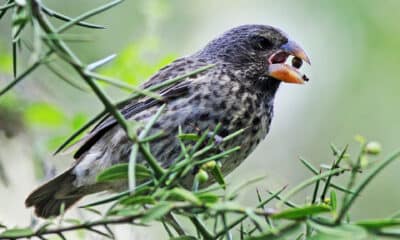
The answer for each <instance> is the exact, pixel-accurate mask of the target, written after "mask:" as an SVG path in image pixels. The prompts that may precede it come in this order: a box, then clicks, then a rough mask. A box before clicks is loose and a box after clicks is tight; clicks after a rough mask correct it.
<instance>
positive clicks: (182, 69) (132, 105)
mask: <svg viewBox="0 0 400 240" xmlns="http://www.w3.org/2000/svg"><path fill="white" fill-rule="evenodd" d="M188 61H189V60H186V59H179V60H177V61H175V62H173V63H171V64H170V65H168V66H166V67H164V68H162V69H161V70H160V71H159V72H158V73H157V74H156V75H154V76H153V77H152V78H150V79H149V80H148V81H147V82H145V83H144V84H143V85H142V88H143V89H147V88H149V87H151V86H154V85H156V84H159V83H161V82H163V81H165V80H168V79H172V78H174V77H178V76H181V75H184V74H187V73H190V72H192V71H194V70H196V69H198V68H200V67H204V66H206V65H207V64H206V63H205V62H194V61H189V62H188ZM203 74H204V72H202V73H199V74H196V76H192V77H191V78H190V81H189V80H188V79H184V80H182V81H181V82H178V83H176V84H173V85H170V86H168V87H166V88H164V89H161V90H159V91H158V93H159V94H160V96H161V100H159V99H154V98H150V97H142V98H140V99H136V100H131V101H129V100H128V101H126V102H125V103H123V104H121V105H120V106H117V107H118V108H119V110H120V112H121V113H122V115H123V116H124V117H125V119H129V118H131V117H133V116H134V115H136V114H138V113H140V112H142V111H143V110H145V109H148V108H150V107H153V106H156V105H161V104H162V103H166V102H168V101H169V100H171V99H173V98H176V97H180V96H183V95H185V94H186V93H187V92H188V90H189V86H190V82H191V81H195V80H196V77H199V76H200V75H203ZM116 124H117V121H116V120H115V118H114V117H113V116H111V115H110V114H107V115H106V116H105V117H104V118H103V119H102V120H101V121H100V122H99V123H98V124H97V125H96V126H95V127H94V128H93V129H92V130H91V131H90V132H89V133H88V135H86V136H85V137H83V139H82V140H80V141H79V142H78V143H77V146H74V148H75V147H79V149H78V150H77V151H76V153H75V154H74V158H75V159H78V158H79V157H80V156H81V155H82V154H83V153H84V152H86V151H87V150H88V149H90V148H91V147H92V146H93V145H94V144H95V143H96V142H97V141H98V140H99V139H100V138H101V137H102V136H103V135H104V134H105V133H106V132H107V131H108V130H110V128H112V127H113V126H115V125H116Z"/></svg>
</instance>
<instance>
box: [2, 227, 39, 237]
mask: <svg viewBox="0 0 400 240" xmlns="http://www.w3.org/2000/svg"><path fill="white" fill-rule="evenodd" d="M33 233H34V232H33V230H32V229H31V228H11V229H8V230H5V231H4V232H2V233H0V237H3V238H14V237H18V236H26V235H31V234H33Z"/></svg>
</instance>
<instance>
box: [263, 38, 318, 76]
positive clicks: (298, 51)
mask: <svg viewBox="0 0 400 240" xmlns="http://www.w3.org/2000/svg"><path fill="white" fill-rule="evenodd" d="M289 56H293V57H294V58H297V60H298V61H299V62H298V63H299V65H300V66H291V65H288V64H285V61H286V59H287V58H288V57H289ZM302 61H305V62H306V63H308V64H310V65H311V62H310V59H309V58H308V56H307V54H306V53H305V51H304V50H303V49H302V48H301V47H300V46H299V45H298V44H297V43H296V42H294V41H291V40H289V41H288V42H287V43H286V44H284V45H282V46H281V47H280V48H279V50H278V51H276V52H275V53H274V54H272V55H271V56H270V57H269V59H268V63H269V66H268V73H267V74H268V76H271V77H273V78H275V79H277V80H281V81H283V82H286V83H297V84H302V83H304V81H308V78H307V77H306V75H304V74H302V73H301V72H300V71H299V69H298V68H300V67H301V64H302ZM292 65H295V64H292Z"/></svg>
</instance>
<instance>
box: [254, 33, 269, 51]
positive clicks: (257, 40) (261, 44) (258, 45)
mask: <svg viewBox="0 0 400 240" xmlns="http://www.w3.org/2000/svg"><path fill="white" fill-rule="evenodd" d="M252 43H253V47H254V49H255V50H268V49H271V48H272V47H273V45H274V44H273V43H272V42H271V40H269V39H268V38H266V37H262V36H255V37H253V41H252Z"/></svg>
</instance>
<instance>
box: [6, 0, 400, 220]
mask: <svg viewBox="0 0 400 240" xmlns="http://www.w3.org/2000/svg"><path fill="white" fill-rule="evenodd" d="M44 2H45V3H46V4H47V5H48V6H49V7H50V8H53V9H55V10H58V11H60V12H63V13H65V14H67V15H69V16H77V15H79V14H80V13H82V12H84V11H86V10H89V9H91V8H94V7H95V6H98V5H100V4H102V3H105V1H98V0H96V1H95V0H91V1H76V0H74V1H49V0H48V1H44ZM399 10H400V1H398V0H386V1H363V0H354V1H347V0H336V1H329V0H318V1H317V0H303V1H289V0H285V1H271V0H268V1H266V0H258V1H257V0H253V1H244V0H243V1H228V0H220V1H213V0H203V1H185V0H174V1H162V0H141V1H125V2H124V3H123V4H121V5H119V6H117V7H116V8H114V9H113V10H110V11H108V12H106V13H105V14H102V15H100V16H97V17H94V18H92V19H90V22H93V23H98V24H102V25H105V26H107V29H106V30H89V31H88V30H87V29H81V28H75V29H74V30H73V31H71V34H73V36H75V37H76V36H79V37H81V38H83V39H89V40H93V41H88V42H72V43H70V45H71V46H72V47H73V49H74V50H76V52H78V53H79V56H80V57H82V59H83V60H84V61H85V62H87V63H90V62H92V61H95V60H98V59H100V58H103V57H105V56H107V55H109V54H112V53H117V54H118V58H117V59H116V60H115V61H114V63H113V64H109V65H107V67H104V68H103V69H102V71H103V72H104V73H105V74H107V75H110V76H115V77H119V78H122V79H124V80H125V81H127V82H128V83H130V84H138V83H139V82H141V81H144V80H145V79H146V78H148V77H149V76H150V75H151V74H152V73H154V72H156V71H157V69H158V68H160V67H161V66H163V65H165V64H167V63H168V62H170V61H171V60H173V59H174V58H176V57H179V56H183V55H188V54H191V53H193V52H195V51H197V50H198V49H200V48H201V47H202V46H204V45H205V44H206V43H207V41H209V40H211V39H212V38H213V37H215V36H216V35H218V34H220V33H222V32H224V31H225V30H227V29H229V28H231V27H234V26H237V25H241V24H248V23H259V24H269V25H273V26H276V27H279V28H281V29H283V30H284V31H285V32H287V33H288V34H289V35H290V36H291V37H292V38H293V39H294V40H295V41H297V42H298V43H300V45H302V46H303V48H304V49H305V50H306V52H307V53H308V54H309V56H310V58H311V61H312V66H311V67H308V66H306V68H305V71H306V73H307V75H309V76H310V78H311V81H310V82H309V83H307V84H306V85H303V86H298V85H283V86H282V87H281V88H280V90H279V93H278V95H277V98H276V106H275V118H274V120H273V123H272V128H271V131H270V134H269V136H268V137H267V139H266V140H265V141H263V142H262V143H261V144H260V146H259V147H258V148H257V149H256V151H255V152H254V153H253V154H252V155H251V156H250V157H249V159H247V161H245V162H244V163H243V165H241V166H240V167H239V168H238V169H236V170H235V171H234V173H232V174H231V175H230V176H229V177H228V180H229V181H230V182H231V184H232V185H234V184H235V183H239V182H243V181H244V180H246V179H249V178H251V177H254V176H259V175H267V178H266V180H264V181H263V182H261V183H259V184H258V185H257V187H259V188H260V189H261V190H264V191H265V190H266V189H276V188H277V187H280V186H282V185H285V184H289V186H294V185H295V184H296V183H298V182H299V181H301V180H303V179H305V178H307V177H309V176H310V173H309V172H308V171H307V170H306V169H305V168H304V167H303V166H302V165H301V164H300V163H299V161H298V157H299V156H303V157H305V158H306V159H308V160H309V161H311V162H313V163H315V164H316V165H318V164H320V163H330V162H331V161H332V158H331V155H330V150H329V144H330V143H335V144H337V145H339V146H344V145H345V144H347V143H349V144H350V146H351V147H353V148H352V149H353V151H354V152H356V151H357V143H355V142H354V136H355V135H357V134H361V135H363V136H365V137H366V138H367V139H370V140H377V141H379V142H381V143H382V145H383V146H384V154H385V155H387V154H389V153H390V152H392V151H394V150H395V149H399V148H400V141H399V136H400V126H399V123H400V111H399V104H400V79H399V78H400V77H399V70H400V27H399V24H398V23H399V22H400V14H399ZM8 18H10V15H8V14H7V15H6V16H5V17H4V18H3V19H2V20H1V21H0V87H2V86H4V85H5V84H6V83H7V82H8V81H10V80H11V79H12V78H11V69H12V67H11V58H10V49H11V47H10V39H11V33H10V21H9V20H8ZM54 23H55V24H60V22H59V21H57V20H55V21H54ZM26 36H29V31H27V33H26ZM71 36H72V35H71ZM29 61H30V56H29V54H28V53H27V52H24V51H23V52H21V57H20V59H19V66H20V68H24V67H26V66H28V65H29ZM54 65H55V66H54V67H55V68H57V69H58V70H60V71H61V72H64V73H65V75H66V76H68V78H70V79H71V80H72V81H74V82H75V83H76V84H78V85H80V86H82V87H85V86H84V85H83V84H82V82H81V81H80V79H79V77H78V76H75V75H74V74H72V73H71V72H72V71H70V70H69V69H68V68H65V66H64V65H63V64H62V63H61V62H59V61H57V60H56V61H54ZM107 90H109V92H110V95H111V96H113V97H114V99H116V100H117V99H120V98H121V97H124V96H127V94H128V93H126V92H124V93H123V94H121V92H119V91H117V90H114V89H112V88H111V87H107ZM99 110H101V104H100V103H99V102H98V101H97V100H96V98H95V97H94V96H92V95H91V94H88V93H82V92H81V91H80V90H77V89H75V88H73V87H71V86H69V85H67V84H65V82H63V81H59V79H57V77H56V76H55V75H54V74H53V73H51V72H50V71H48V70H47V69H46V68H44V67H41V68H40V69H39V70H38V71H36V72H35V73H34V74H32V75H31V76H30V78H29V79H27V80H25V81H24V82H22V84H20V85H19V86H18V87H17V88H16V89H15V90H13V92H12V93H9V94H8V95H7V96H6V97H5V98H2V99H0V162H1V163H2V168H0V177H1V178H3V179H6V180H7V181H8V185H7V186H0V206H2V207H1V208H0V219H1V220H2V221H7V224H8V225H12V224H17V223H18V224H19V225H23V224H27V223H29V216H30V214H31V212H30V210H26V209H25V208H24V206H23V200H24V197H25V196H26V195H27V194H28V193H29V191H30V190H31V189H32V188H33V187H34V186H36V185H37V184H38V183H39V180H38V179H40V178H43V176H44V175H46V174H52V172H54V169H53V166H55V167H56V169H58V170H61V169H63V168H65V167H66V166H68V165H69V164H70V163H71V162H72V160H71V156H70V155H69V156H59V157H55V158H54V157H53V156H52V155H51V152H52V151H54V150H55V148H56V147H57V145H58V144H59V143H61V142H62V140H63V139H65V138H66V137H67V136H68V135H69V134H70V133H72V131H73V130H74V129H77V128H78V127H79V126H81V124H83V123H84V121H85V120H86V119H88V118H89V117H90V116H92V115H93V114H95V113H96V112H98V111H99ZM2 130H3V131H2ZM2 132H4V133H6V134H1V133H2ZM399 171H400V163H395V164H393V165H391V167H389V168H388V169H386V170H385V171H384V172H383V173H382V174H381V175H380V177H378V178H377V179H376V180H375V181H374V182H372V184H371V185H370V186H369V187H368V189H367V190H366V191H365V192H364V193H363V194H362V196H361V197H360V198H359V199H358V201H359V202H358V204H357V205H356V206H355V208H354V209H352V212H353V217H354V218H359V217H383V216H387V215H389V214H390V213H392V212H394V211H396V210H398V208H399V206H400V204H399V202H400V191H399V188H398V185H397V184H398V183H397V181H398V180H399V177H400V176H399V174H398V173H399ZM310 194H311V191H309V192H308V195H310ZM306 195H307V194H306V193H303V194H300V195H299V196H298V201H299V202H301V201H304V199H305V196H306ZM241 201H243V202H244V203H249V204H252V203H254V202H255V201H256V195H255V188H254V187H250V188H248V190H247V191H246V194H244V195H243V196H242V198H241ZM7 206H10V207H7Z"/></svg>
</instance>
